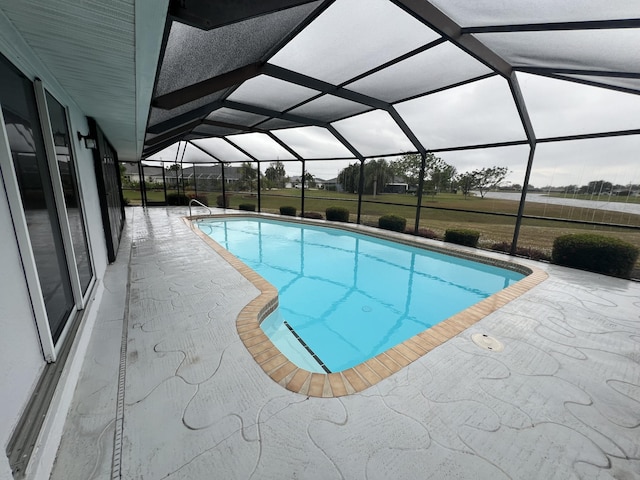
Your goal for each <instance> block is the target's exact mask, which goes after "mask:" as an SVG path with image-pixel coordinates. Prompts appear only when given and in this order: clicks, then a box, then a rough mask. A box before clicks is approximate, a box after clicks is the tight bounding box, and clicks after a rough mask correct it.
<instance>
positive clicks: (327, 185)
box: [322, 177, 344, 192]
mask: <svg viewBox="0 0 640 480" xmlns="http://www.w3.org/2000/svg"><path fill="white" fill-rule="evenodd" d="M322 185H323V188H324V189H325V190H331V191H335V192H344V188H343V186H342V184H341V183H339V182H338V178H337V177H336V178H331V179H329V180H323V182H322Z"/></svg>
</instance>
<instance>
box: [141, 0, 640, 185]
mask: <svg viewBox="0 0 640 480" xmlns="http://www.w3.org/2000/svg"><path fill="white" fill-rule="evenodd" d="M436 3H438V2H436ZM456 5H457V6H456ZM458 7H460V5H458V4H457V3H456V4H452V5H449V4H447V3H446V2H444V3H442V5H441V8H445V9H446V8H458ZM465 8H466V7H465ZM594 8H595V7H594ZM620 8H622V6H621V7H620ZM624 8H629V9H632V10H634V11H635V9H636V8H637V7H636V6H633V5H632V4H629V5H627V6H626V7H624ZM598 9H599V10H598ZM601 9H602V8H601V7H598V8H597V9H595V10H594V11H598V12H600V10H601ZM516 10H517V9H516ZM534 10H535V11H537V9H534ZM473 11H474V12H475V10H473ZM588 11H589V10H588V9H587V10H584V12H588ZM540 12H541V11H540ZM540 12H538V14H540ZM600 13H602V12H600ZM614 13H615V12H613V13H612V15H613V14H614ZM463 14H464V12H463V11H462V10H460V11H459V12H456V15H458V16H459V19H460V21H462V20H463ZM535 14H536V12H534V11H531V12H529V13H528V14H527V15H534V16H533V17H531V19H532V21H535V20H536V18H534V17H535ZM565 14H567V15H569V18H567V19H565V20H571V19H573V20H590V19H591V18H587V17H584V18H583V16H582V15H586V14H587V13H583V11H582V10H580V9H577V10H572V11H571V12H569V10H567V12H565ZM619 14H620V15H630V13H629V12H626V11H625V12H619ZM496 15H498V14H496ZM510 15H512V16H516V17H517V12H516V11H514V12H511V14H510ZM629 18H631V17H629ZM527 19H529V17H527V18H525V19H523V21H524V20H527ZM594 19H597V18H594ZM537 20H539V21H543V20H546V21H550V20H554V19H547V18H540V19H537ZM525 23H526V22H525ZM636 30H638V29H626V30H624V31H622V30H621V31H618V32H615V33H616V35H624V36H627V37H628V36H631V37H632V38H640V37H638V35H639V34H640V32H638V31H636ZM381 32H384V33H383V34H381ZM608 33H609V32H603V31H590V32H542V33H540V32H529V33H517V34H513V33H508V34H488V36H486V37H485V38H489V37H490V36H491V35H493V39H494V40H495V48H496V49H497V50H498V53H500V54H501V55H507V56H508V55H509V54H512V55H513V57H514V58H516V59H517V58H518V55H525V59H527V60H528V61H535V60H536V59H539V60H540V62H542V63H541V64H542V65H543V66H544V65H547V64H553V62H554V61H555V62H557V63H558V65H560V66H570V67H571V66H574V64H573V63H572V62H574V63H575V62H578V63H577V64H576V65H577V66H578V67H579V66H581V64H580V62H582V65H589V62H591V64H595V65H597V66H603V68H610V69H612V70H613V69H614V67H619V66H620V65H622V66H625V67H626V66H628V68H630V69H633V68H635V67H634V65H636V64H637V52H636V54H634V53H633V52H632V50H633V47H632V45H633V43H626V45H627V49H626V50H625V49H622V48H620V47H621V45H624V43H616V42H617V41H618V40H617V38H618V37H617V36H615V35H609V34H608ZM605 34H607V36H606V37H605V36H603V35H605ZM541 35H544V36H545V40H549V39H551V40H552V41H550V42H549V41H547V42H546V43H545V42H537V41H531V40H539V39H541V37H540V36H541ZM600 37H603V38H600ZM631 37H630V38H629V39H627V40H625V41H628V40H630V39H631ZM437 38H438V34H436V33H435V32H434V31H432V30H431V29H429V28H428V27H426V26H425V25H424V24H422V23H421V22H418V21H417V20H416V19H414V18H413V17H411V16H409V15H406V13H405V12H403V11H401V10H400V9H399V8H397V7H396V6H395V5H394V4H393V3H391V2H388V1H385V0H341V1H338V2H336V3H335V4H333V5H332V6H331V7H330V8H329V9H327V11H325V12H324V13H323V14H322V15H321V16H320V17H319V18H318V19H316V20H315V21H314V22H313V23H312V24H311V25H310V26H309V27H307V28H306V29H305V30H304V31H303V32H302V33H301V34H300V35H298V36H297V37H296V38H294V39H293V41H291V42H290V43H289V44H288V45H286V46H285V47H284V48H283V49H282V50H280V51H279V52H278V53H276V55H275V56H274V57H272V59H271V60H270V63H273V64H275V65H278V66H281V67H284V68H288V69H291V70H295V71H298V72H301V73H303V74H304V75H308V76H312V77H315V78H319V79H321V80H323V81H326V82H329V83H332V84H335V85H338V84H341V83H342V82H350V80H349V79H352V78H358V77H357V75H359V74H361V73H364V72H366V71H368V70H369V69H371V68H374V67H376V66H378V65H381V64H383V63H384V62H386V61H389V60H391V59H393V58H396V57H398V56H399V55H402V54H403V53H406V52H408V51H411V50H412V49H414V48H418V47H420V46H422V45H424V44H426V43H428V42H430V41H433V40H435V39H437ZM511 38H514V39H516V40H517V41H516V42H515V43H514V45H515V46H514V47H513V48H514V50H513V51H509V48H508V47H505V45H508V41H505V40H510V39H511ZM625 38H626V37H625ZM561 42H564V43H561ZM594 42H595V44H594ZM592 44H593V45H592ZM589 45H591V47H593V48H591V47H589V48H585V46H587V47H588V46H589ZM500 49H502V50H500ZM336 52H340V53H339V54H336ZM527 55H528V56H527ZM634 58H635V60H634ZM531 59H533V60H531ZM545 62H546V63H545ZM616 62H618V64H616ZM487 71H488V69H487V67H486V66H484V65H483V64H481V63H480V62H478V61H476V60H475V59H473V58H471V57H469V56H468V55H466V54H465V53H463V52H462V51H461V50H459V49H458V48H457V47H455V46H454V45H452V44H450V43H448V42H445V43H442V44H440V45H438V46H435V47H432V48H430V49H428V50H426V51H423V52H422V53H419V54H417V55H414V56H412V57H409V58H408V59H406V60H404V61H403V62H401V63H398V64H395V65H393V66H390V67H387V68H385V69H383V70H381V71H378V72H377V73H375V74H373V75H371V76H367V77H363V78H361V79H359V80H356V81H353V82H351V83H347V84H346V88H349V89H352V90H355V91H357V92H360V93H365V94H367V95H372V96H375V97H377V98H380V99H382V100H384V101H387V102H391V103H393V104H394V106H395V108H396V110H397V112H398V113H399V114H400V116H401V117H402V118H403V119H404V121H405V122H406V124H407V125H408V126H409V128H410V129H411V130H412V131H413V132H414V134H415V135H416V137H417V138H418V139H419V141H420V142H421V143H422V145H424V146H425V148H426V149H427V150H429V149H448V148H453V147H459V146H467V145H478V144H488V143H497V142H509V141H514V140H524V139H525V138H526V137H525V134H524V131H523V127H522V124H521V121H520V118H519V115H518V112H517V110H516V108H515V105H514V102H513V98H512V95H511V92H510V90H509V87H508V84H507V82H506V80H505V79H503V78H502V77H499V76H493V77H489V78H484V79H481V80H477V81H474V82H472V83H468V84H465V85H462V86H459V87H456V88H452V89H447V90H443V91H439V92H437V93H433V94H430V95H426V96H422V97H417V98H413V99H410V100H407V101H400V100H401V99H402V98H406V97H407V96H409V95H414V94H416V93H419V92H422V91H425V90H424V89H425V84H428V85H429V89H432V88H437V87H439V86H442V85H448V84H455V83H456V82H458V81H460V79H463V78H464V75H467V77H468V76H469V75H470V76H477V75H482V74H484V73H486V72H487ZM469 72H472V74H469ZM461 75H462V77H461ZM516 75H517V79H518V82H519V84H520V87H521V90H522V92H523V95H524V98H525V102H526V106H527V110H528V113H529V116H530V118H531V120H532V123H533V127H534V131H535V135H536V137H537V138H538V139H543V138H549V137H557V136H566V135H579V134H590V133H599V132H608V131H617V130H629V129H639V128H640V95H633V94H628V93H621V92H617V91H613V90H608V89H604V88H597V87H592V86H586V85H582V84H578V83H574V82H566V81H562V80H555V79H550V78H546V77H541V76H535V75H529V74H524V73H520V72H519V73H517V74H516ZM620 81H629V82H633V81H634V80H633V79H623V80H620ZM283 83H286V82H282V81H280V80H274V79H272V78H271V77H265V76H264V75H262V76H258V77H255V78H254V79H251V80H248V81H247V82H245V83H244V84H243V85H242V86H241V87H240V88H239V89H237V90H236V91H235V92H234V93H233V94H232V97H233V98H232V99H233V100H236V101H239V102H243V101H244V102H245V103H249V104H255V105H258V106H260V102H261V101H262V102H264V103H265V105H267V104H269V106H270V107H273V108H275V109H278V107H277V106H278V105H280V106H281V107H282V109H286V108H288V107H287V105H289V106H290V105H295V104H296V103H297V102H298V101H299V100H300V99H299V98H298V96H300V95H303V96H304V95H305V92H304V91H302V90H301V88H302V87H299V86H295V85H292V84H289V88H286V87H285V86H283V85H282V84H283ZM307 90H308V89H307ZM288 96H296V99H295V101H293V97H291V98H288ZM287 102H289V103H287ZM332 106H333V107H334V108H341V109H345V111H348V110H349V109H354V108H356V110H354V111H358V108H357V107H358V105H356V104H353V102H348V101H346V100H343V99H338V98H337V97H332V96H330V95H325V96H324V97H321V99H320V100H314V101H313V102H311V103H309V104H307V105H303V106H302V107H298V108H297V109H295V110H293V112H292V113H298V114H301V115H302V114H304V115H308V116H314V115H313V114H314V112H315V113H316V114H317V115H323V114H326V113H327V110H326V109H327V108H331V107H332ZM314 108H315V109H316V110H315V111H314ZM359 111H362V110H361V109H360V110H359ZM318 118H321V117H318ZM332 125H333V126H334V127H335V128H336V130H338V131H339V132H340V134H342V135H343V136H344V137H345V138H346V139H347V140H348V141H349V142H350V143H351V144H352V145H353V146H354V147H355V148H356V149H357V150H358V151H359V152H360V153H361V154H362V155H364V156H367V157H372V156H377V155H390V154H396V153H402V152H406V151H412V150H415V148H414V147H413V145H412V143H411V142H410V141H409V139H408V138H407V137H406V136H405V135H404V134H403V133H402V131H401V129H400V128H399V127H398V125H397V124H396V123H395V121H394V120H393V119H392V118H391V117H390V116H389V114H387V112H384V111H380V110H374V111H370V112H367V113H361V114H358V115H355V116H352V117H349V118H347V119H345V120H341V121H337V122H334V123H333V124H332ZM274 134H275V135H276V136H278V138H279V139H280V140H282V141H283V142H285V143H286V144H288V145H289V146H290V147H291V148H292V149H293V150H294V151H296V152H297V153H298V154H299V155H300V156H302V157H304V158H306V159H310V160H312V159H327V158H345V157H351V156H352V155H351V153H350V152H349V151H348V150H347V149H346V148H345V147H344V146H343V145H342V144H341V143H340V142H338V141H337V140H336V138H335V137H333V135H332V134H331V133H330V132H329V131H327V130H325V129H323V128H319V127H301V128H292V129H286V130H276V131H274ZM229 139H230V140H231V141H232V142H233V143H235V144H236V145H238V146H239V147H240V148H241V149H243V150H245V151H247V152H249V153H250V154H251V155H253V156H254V157H256V158H258V159H259V160H264V161H266V163H263V164H262V168H263V169H266V168H267V167H268V162H269V161H272V160H276V159H280V160H283V161H284V160H288V159H292V158H293V157H292V156H291V154H290V153H289V152H287V151H286V150H285V149H283V148H282V147H280V146H279V145H278V144H277V143H276V142H274V141H272V140H271V139H269V138H268V137H267V136H266V135H262V134H257V133H251V134H245V135H234V136H231V137H229ZM194 143H196V144H198V145H199V146H201V147H202V148H205V149H206V150H208V151H210V152H211V153H213V154H214V155H215V156H216V157H218V158H221V159H224V160H225V161H246V160H249V159H248V157H246V155H244V154H243V153H242V152H240V151H239V150H237V149H234V148H233V147H232V146H231V145H229V144H228V143H226V142H224V141H223V140H220V139H216V140H197V141H195V142H194ZM183 145H184V144H183ZM182 148H183V147H181V150H180V153H179V154H178V160H180V159H182V160H183V161H184V162H208V161H210V159H209V157H208V156H207V155H206V154H204V153H203V152H201V151H200V150H198V149H197V148H195V147H192V146H189V147H188V148H187V150H186V152H184V155H183V153H182ZM176 151H177V146H176V145H174V146H172V147H170V148H168V149H166V150H164V151H162V152H160V153H158V154H156V155H154V156H153V157H152V158H154V159H162V160H168V161H174V160H175V159H176ZM528 153H529V149H528V147H527V146H516V147H504V148H491V149H483V150H468V151H459V152H446V151H445V152H439V153H437V155H438V156H440V157H441V158H443V159H444V160H445V161H446V162H447V163H449V164H452V165H454V166H455V167H456V168H457V170H458V172H465V171H469V170H473V169H476V168H481V167H486V166H494V165H495V166H506V167H508V168H509V169H510V174H509V176H508V177H507V181H510V182H512V183H518V184H522V183H523V180H524V174H525V168H526V163H527V157H528ZM391 158H393V157H389V159H391ZM353 161H354V160H351V162H353ZM349 163H350V161H349V160H337V161H326V160H318V161H309V162H307V170H308V171H310V172H311V173H312V174H313V175H315V176H317V177H321V178H325V179H327V178H333V177H335V176H336V175H337V174H338V172H339V171H340V170H341V169H342V168H344V167H345V166H346V165H348V164H349ZM285 168H286V170H287V173H288V174H289V175H299V174H300V168H301V167H300V162H290V163H289V162H287V163H285ZM598 179H604V180H608V181H610V182H612V183H614V184H618V183H619V184H623V185H624V184H628V183H640V135H634V136H624V137H611V138H602V139H593V140H580V141H569V142H554V143H540V144H538V146H537V149H536V155H535V159H534V168H533V171H532V175H531V181H530V183H531V184H533V185H534V186H536V187H542V186H547V185H553V186H560V185H570V184H578V185H583V184H586V183H587V182H589V181H591V180H598Z"/></svg>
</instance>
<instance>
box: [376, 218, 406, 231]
mask: <svg viewBox="0 0 640 480" xmlns="http://www.w3.org/2000/svg"><path fill="white" fill-rule="evenodd" d="M378 227H379V228H383V229H385V230H392V231H394V232H404V229H405V228H406V227H407V219H406V218H404V217H399V216H398V215H384V216H382V217H380V218H379V219H378Z"/></svg>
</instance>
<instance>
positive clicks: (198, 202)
mask: <svg viewBox="0 0 640 480" xmlns="http://www.w3.org/2000/svg"><path fill="white" fill-rule="evenodd" d="M193 203H197V204H198V205H200V206H201V207H203V208H206V209H207V210H208V211H209V215H211V213H212V212H211V209H210V208H209V207H207V206H206V205H205V204H204V203H202V202H201V201H199V200H196V199H195V198H192V199H191V200H189V216H191V204H193Z"/></svg>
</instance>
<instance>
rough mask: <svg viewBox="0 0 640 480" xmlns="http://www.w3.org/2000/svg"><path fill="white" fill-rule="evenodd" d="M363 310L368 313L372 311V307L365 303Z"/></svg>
mask: <svg viewBox="0 0 640 480" xmlns="http://www.w3.org/2000/svg"><path fill="white" fill-rule="evenodd" d="M362 311H363V312H367V313H368V312H370V311H371V307H370V306H369V305H365V306H364V307H362Z"/></svg>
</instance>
